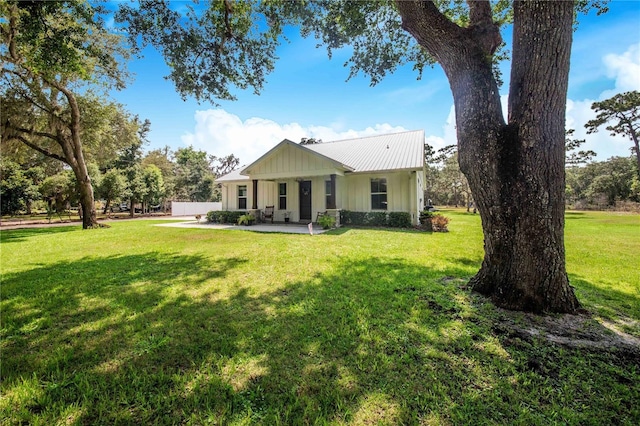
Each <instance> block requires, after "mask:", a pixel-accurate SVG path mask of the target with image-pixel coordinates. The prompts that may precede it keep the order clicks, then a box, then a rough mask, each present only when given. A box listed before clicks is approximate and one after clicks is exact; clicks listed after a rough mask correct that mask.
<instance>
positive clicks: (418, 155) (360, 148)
mask: <svg viewBox="0 0 640 426" xmlns="http://www.w3.org/2000/svg"><path fill="white" fill-rule="evenodd" d="M424 143H425V137H424V130H413V131H409V132H401V133H390V134H386V135H376V136H368V137H364V138H356V139H345V140H340V141H335V142H323V143H319V144H314V145H305V146H306V147H307V148H309V149H310V150H312V151H315V152H317V153H318V154H322V155H324V156H326V157H329V158H332V159H334V160H336V161H338V162H340V163H342V164H345V165H348V166H350V167H351V168H353V169H354V172H356V173H357V172H375V171H387V170H407V169H413V170H415V169H422V167H423V165H424Z"/></svg>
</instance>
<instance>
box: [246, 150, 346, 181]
mask: <svg viewBox="0 0 640 426" xmlns="http://www.w3.org/2000/svg"><path fill="white" fill-rule="evenodd" d="M335 170H336V166H335V164H333V163H332V162H331V161H329V160H327V159H325V158H322V157H319V156H318V155H315V154H314V153H312V152H305V151H303V150H301V149H299V148H296V147H293V146H289V145H284V146H282V148H281V149H278V150H277V151H275V152H273V153H272V154H271V155H270V156H269V157H267V158H265V159H264V160H263V161H260V162H259V164H257V165H256V166H255V167H252V168H251V169H250V170H249V174H250V175H251V178H252V179H286V178H291V177H298V176H322V175H329V174H331V173H335Z"/></svg>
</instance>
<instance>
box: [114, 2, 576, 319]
mask: <svg viewBox="0 0 640 426" xmlns="http://www.w3.org/2000/svg"><path fill="white" fill-rule="evenodd" d="M580 3H581V4H582V6H584V3H586V2H584V1H581V2H580ZM575 13H576V4H575V3H574V2H573V1H544V0H531V1H515V2H509V1H506V0H495V1H471V0H469V1H466V2H464V1H461V0H453V1H418V0H403V1H400V0H397V1H391V0H387V1H377V2H356V1H335V0H318V1H310V2H288V1H270V2H259V3H257V4H256V3H250V2H240V1H232V0H224V1H216V2H212V3H211V4H210V5H208V6H202V5H199V6H198V5H196V6H195V7H193V8H191V9H190V10H189V11H188V12H187V13H186V14H185V15H181V14H179V13H178V12H176V11H172V10H171V9H170V7H169V6H168V5H167V4H166V3H165V2H148V1H143V2H140V4H139V5H138V6H136V7H128V6H125V7H124V8H123V9H122V10H121V14H120V19H121V20H122V21H126V22H127V23H128V25H129V30H130V33H131V34H132V36H133V37H134V38H135V37H138V36H142V39H143V40H144V41H145V42H148V43H150V44H152V45H154V46H155V47H157V48H158V49H159V50H160V51H161V52H162V53H163V54H164V56H165V58H166V60H167V64H168V65H169V66H170V68H171V73H170V76H169V78H171V79H172V80H173V81H174V82H175V84H176V88H177V90H178V91H179V93H180V94H181V95H182V96H184V97H186V96H195V97H196V98H197V99H199V100H200V99H205V100H210V101H213V102H215V100H216V99H232V98H233V94H232V91H231V89H230V86H232V85H235V86H236V87H238V88H241V89H244V88H246V87H253V88H254V90H256V91H259V90H260V89H261V87H262V84H263V81H264V78H265V75H266V74H267V73H268V72H269V71H271V70H272V69H273V67H274V65H275V60H276V55H275V49H276V47H277V45H278V37H279V36H280V35H282V34H283V31H284V28H285V27H286V26H287V25H297V26H299V27H300V28H301V33H302V34H303V35H305V36H306V35H310V34H314V35H315V36H316V37H318V38H319V39H321V40H322V42H323V43H324V44H325V45H326V46H327V48H328V49H329V54H331V52H332V51H333V50H334V49H337V48H341V47H343V46H347V45H348V46H351V48H352V51H353V55H352V57H351V58H350V59H349V61H348V64H349V65H350V66H351V75H354V74H356V73H358V72H360V71H362V72H364V73H366V74H368V75H369V76H370V77H371V81H372V84H375V83H377V82H378V81H380V80H381V79H382V78H383V77H384V76H385V75H386V74H388V73H390V72H393V71H394V70H395V69H396V68H397V67H398V66H399V65H403V64H407V63H409V64H413V65H414V68H415V69H417V70H418V72H420V73H421V72H422V71H423V69H424V67H425V66H426V65H429V64H433V63H435V62H437V63H439V64H440V65H441V66H442V68H443V69H444V71H445V73H446V76H447V78H448V80H449V83H450V87H451V91H452V93H453V99H454V104H455V110H456V124H457V136H458V152H459V162H460V167H461V169H462V171H463V172H464V174H465V176H466V177H467V179H468V182H469V185H470V187H471V189H472V191H473V194H474V199H475V201H476V203H477V206H478V210H479V212H480V215H481V218H482V226H483V231H484V249H485V255H484V260H483V262H482V266H481V268H480V271H479V272H478V273H477V275H476V276H475V277H474V278H473V279H472V280H471V281H472V283H473V288H474V289H475V290H477V291H479V292H481V293H483V294H485V295H488V296H489V297H491V298H492V299H493V300H494V301H495V303H496V304H497V305H499V306H502V307H506V308H509V309H517V310H526V311H534V312H542V311H553V312H573V311H575V310H576V309H577V308H578V307H579V303H578V300H577V299H576V297H575V295H574V292H573V290H572V288H571V286H570V285H569V281H568V277H567V273H566V270H565V250H564V179H565V175H564V173H565V172H564V161H565V157H564V155H565V104H566V95H567V86H568V74H569V58H570V52H571V44H572V30H573V28H572V26H573V23H574V16H575ZM507 21H511V22H512V23H513V45H512V46H511V63H512V68H511V76H510V82H509V85H510V86H509V108H508V116H507V117H506V119H505V117H504V115H503V112H502V108H501V104H500V93H499V90H498V88H499V76H498V75H497V73H496V67H495V60H496V59H497V57H498V56H499V55H501V53H500V52H501V50H500V47H501V45H502V38H501V35H500V26H501V24H503V23H505V22H507Z"/></svg>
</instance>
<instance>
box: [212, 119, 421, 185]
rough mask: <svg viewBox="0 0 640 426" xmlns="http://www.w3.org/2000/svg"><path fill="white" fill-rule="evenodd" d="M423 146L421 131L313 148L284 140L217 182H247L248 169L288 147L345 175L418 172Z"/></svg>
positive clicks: (317, 145)
mask: <svg viewBox="0 0 640 426" xmlns="http://www.w3.org/2000/svg"><path fill="white" fill-rule="evenodd" d="M424 143H425V137H424V130H413V131H408V132H399V133H390V134H386V135H375V136H367V137H362V138H353V139H343V140H339V141H333V142H323V143H319V144H314V145H300V144H298V143H295V142H292V141H290V140H288V139H285V140H283V141H282V142H280V143H279V144H278V145H276V146H275V147H273V148H272V149H270V150H269V151H268V152H266V153H265V154H264V155H263V156H262V157H260V158H259V159H257V160H256V161H254V162H253V163H251V164H249V165H248V166H245V167H242V168H240V169H238V170H235V171H233V172H231V173H229V174H227V175H225V176H221V177H220V178H218V179H216V181H217V182H225V181H227V182H229V181H239V180H248V179H250V178H249V175H250V174H251V169H254V168H256V166H258V165H259V164H260V163H263V162H265V161H268V159H269V158H271V157H272V156H273V155H275V154H277V153H278V152H280V151H282V150H283V149H285V148H287V147H293V148H294V149H300V150H301V151H303V152H307V153H311V154H313V155H316V156H318V158H321V159H323V160H326V161H328V162H330V163H331V164H333V167H335V168H336V169H338V170H342V171H345V172H352V173H358V172H360V173H364V172H380V171H393V170H421V169H422V168H423V167H424Z"/></svg>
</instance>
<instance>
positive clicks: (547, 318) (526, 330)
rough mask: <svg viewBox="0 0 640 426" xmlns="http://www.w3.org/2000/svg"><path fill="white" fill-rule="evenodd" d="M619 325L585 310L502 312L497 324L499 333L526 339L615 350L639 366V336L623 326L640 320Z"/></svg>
mask: <svg viewBox="0 0 640 426" xmlns="http://www.w3.org/2000/svg"><path fill="white" fill-rule="evenodd" d="M617 322H618V323H619V324H617V323H614V322H611V321H608V320H605V319H602V318H596V317H594V316H592V315H590V314H589V313H588V312H583V313H580V314H577V315H571V314H564V315H534V314H527V313H525V314H523V313H515V312H511V311H503V315H502V319H501V320H500V321H499V322H498V323H497V324H496V325H495V326H494V331H495V332H496V334H501V335H507V337H508V338H514V337H518V338H521V339H523V340H526V341H533V340H544V341H547V342H549V343H553V344H556V345H561V346H565V347H569V348H579V349H584V350H588V351H591V352H615V353H616V354H617V355H618V356H622V357H624V358H626V359H628V360H630V361H631V362H633V363H635V364H638V365H640V339H639V338H637V337H635V336H632V335H630V334H628V333H625V332H624V331H622V330H621V326H633V327H635V326H637V325H638V321H636V320H633V319H631V318H620V319H619V320H618V321H617Z"/></svg>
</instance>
